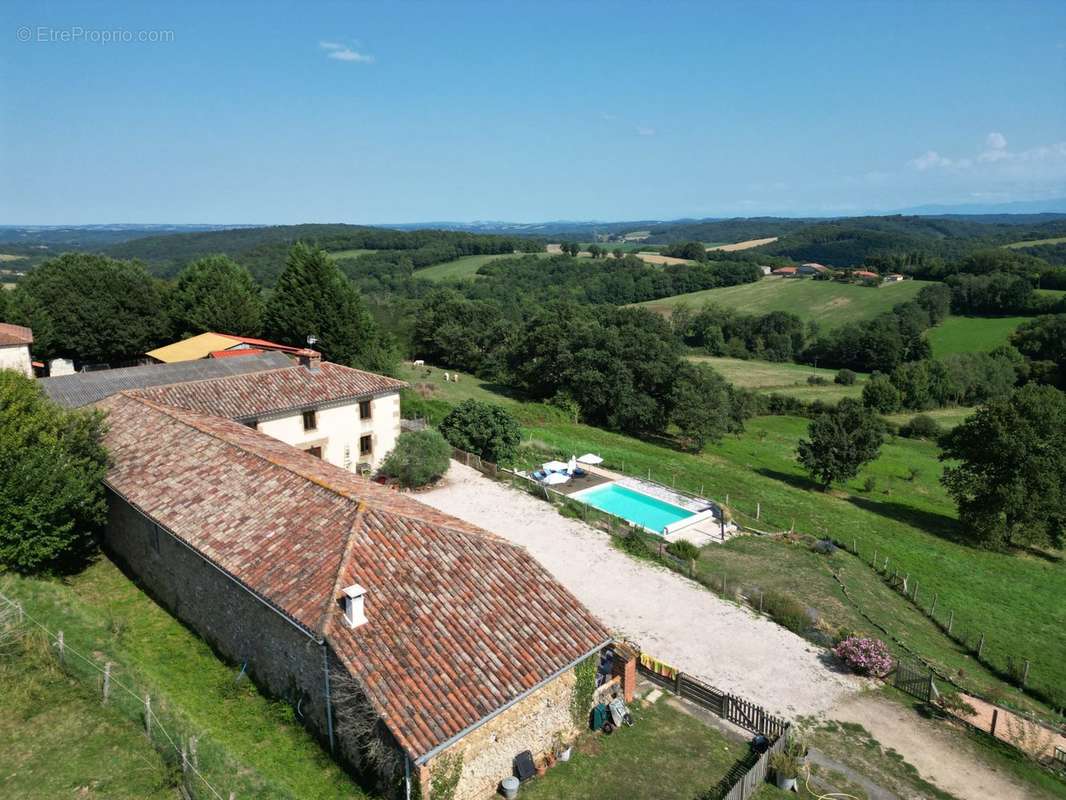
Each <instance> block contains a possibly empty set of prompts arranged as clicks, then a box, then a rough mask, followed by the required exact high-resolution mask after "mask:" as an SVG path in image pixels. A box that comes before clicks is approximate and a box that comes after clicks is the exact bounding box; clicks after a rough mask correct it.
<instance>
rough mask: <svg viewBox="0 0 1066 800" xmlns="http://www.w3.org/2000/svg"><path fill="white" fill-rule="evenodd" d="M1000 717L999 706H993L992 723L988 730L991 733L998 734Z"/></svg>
mask: <svg viewBox="0 0 1066 800" xmlns="http://www.w3.org/2000/svg"><path fill="white" fill-rule="evenodd" d="M998 719H999V709H998V708H993V709H992V725H991V727H990V728H989V729H988V732H989V733H991V734H992V735H993V736H995V735H996V720H998Z"/></svg>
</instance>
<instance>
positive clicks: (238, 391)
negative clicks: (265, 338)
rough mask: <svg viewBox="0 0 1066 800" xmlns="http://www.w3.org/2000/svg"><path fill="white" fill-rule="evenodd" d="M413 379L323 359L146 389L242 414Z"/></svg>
mask: <svg viewBox="0 0 1066 800" xmlns="http://www.w3.org/2000/svg"><path fill="white" fill-rule="evenodd" d="M406 385H407V384H406V383H404V382H403V381H398V380H396V379H395V378H387V377H385V376H384V375H377V374H375V373H373V372H364V371H363V370H360V369H352V368H351V367H344V366H341V365H340V364H331V363H329V362H325V363H323V364H322V365H321V366H320V367H319V368H318V369H316V370H309V369H307V368H306V367H302V366H299V365H296V366H292V367H285V368H282V369H273V370H267V371H264V372H253V373H249V374H247V375H233V376H229V377H225V378H216V379H213V380H204V381H193V382H190V383H175V384H173V385H170V386H159V387H155V388H152V389H143V390H141V393H142V394H143V395H144V396H145V397H147V398H148V399H150V400H155V401H157V402H160V403H166V404H167V405H171V406H176V407H178V408H185V409H188V410H190V411H199V412H201V413H203V414H214V415H215V416H219V417H229V418H230V419H241V418H246V417H256V416H261V415H264V414H269V413H275V412H279V411H286V410H289V409H302V408H308V407H310V406H316V405H319V404H321V403H328V402H333V401H337V400H344V399H347V398H355V397H366V396H367V395H375V394H380V393H382V392H394V391H399V390H400V389H402V388H403V387H404V386H406Z"/></svg>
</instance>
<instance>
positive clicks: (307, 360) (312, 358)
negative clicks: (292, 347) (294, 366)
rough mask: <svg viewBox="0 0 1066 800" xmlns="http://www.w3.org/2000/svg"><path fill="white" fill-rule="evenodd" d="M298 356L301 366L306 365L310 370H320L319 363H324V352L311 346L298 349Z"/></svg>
mask: <svg viewBox="0 0 1066 800" xmlns="http://www.w3.org/2000/svg"><path fill="white" fill-rule="evenodd" d="M296 358H297V359H298V360H299V362H300V366H301V367H305V368H306V369H307V370H308V371H310V372H318V368H319V365H321V363H322V354H321V353H320V352H318V351H317V350H312V349H311V348H309V347H305V348H303V349H302V350H297V351H296Z"/></svg>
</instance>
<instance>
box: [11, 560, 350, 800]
mask: <svg viewBox="0 0 1066 800" xmlns="http://www.w3.org/2000/svg"><path fill="white" fill-rule="evenodd" d="M0 591H2V592H3V593H4V594H5V595H7V596H9V597H13V598H17V599H19V600H21V601H22V602H23V603H24V605H25V608H26V610H27V611H28V612H29V613H30V614H32V615H33V616H34V617H36V618H37V619H39V620H42V621H44V622H45V623H46V624H47V625H48V626H49V627H50V628H51V629H52V630H53V631H56V630H62V631H63V632H64V634H65V637H66V642H67V643H68V645H69V646H70V647H71V648H73V649H76V650H78V651H80V652H82V653H84V654H91V655H92V657H94V658H95V659H96V660H97V661H102V660H105V659H109V660H112V661H113V662H114V663H115V664H116V667H115V670H114V673H113V674H114V678H115V680H116V681H121V682H123V683H125V684H127V685H131V686H134V687H136V689H137V691H138V693H141V692H147V693H150V694H151V696H152V704H153V705H152V707H153V711H154V712H155V713H157V714H158V715H159V716H160V718H161V719H162V720H163V724H164V726H166V727H168V728H169V729H170V732H171V735H172V736H173V735H175V734H183V735H185V736H189V735H196V736H198V738H199V742H200V744H199V758H200V764H201V771H202V772H203V773H204V774H205V776H207V777H208V780H209V781H211V783H212V784H213V785H215V786H216V787H218V788H219V789H220V790H223V791H222V796H223V797H225V796H227V793H228V792H229V791H233V792H236V794H237V797H257V798H285V799H286V800H288V799H289V798H292V799H293V800H295V798H305V797H313V798H319V799H320V800H342V798H343V799H345V800H361V799H363V798H366V797H367V795H365V794H364V793H363V792H361V791H360V790H359V788H358V787H357V786H356V785H355V784H354V783H353V782H352V781H351V779H350V778H349V777H348V776H347V775H346V774H345V772H343V771H342V770H341V768H340V767H339V766H337V765H336V764H335V763H334V762H333V761H332V760H331V759H330V758H329V756H328V755H327V753H326V752H325V751H324V750H323V749H322V747H321V746H320V745H319V744H318V742H317V741H315V739H314V738H312V736H311V734H310V733H309V732H308V731H307V730H306V729H305V728H304V727H303V726H302V725H300V724H298V723H297V722H296V721H295V718H294V712H293V709H292V708H291V707H290V706H289V705H288V704H286V703H283V702H280V701H274V700H271V699H268V698H267V697H265V696H263V695H261V694H260V693H259V692H258V691H257V690H256V689H255V687H254V686H252V685H251V683H250V682H249V681H247V680H242V681H241V682H240V683H237V682H236V679H237V676H238V674H239V672H240V667H239V665H232V664H226V663H223V662H222V661H220V660H219V659H218V658H217V657H216V656H215V655H214V653H213V652H212V651H211V648H210V647H209V646H208V645H207V644H206V643H205V642H204V641H203V640H202V639H200V638H199V637H198V636H196V635H195V634H193V633H192V632H190V631H189V630H188V629H187V628H185V627H184V626H183V625H182V624H181V623H180V622H178V621H177V620H176V619H174V618H173V617H171V616H170V614H168V613H167V612H166V611H164V610H163V609H162V608H161V607H160V606H158V605H156V604H155V602H153V601H152V599H151V598H149V597H148V596H147V595H146V594H144V593H143V592H142V591H141V590H140V589H138V588H137V587H136V586H135V585H134V584H133V583H132V582H131V581H130V580H129V579H128V578H126V576H125V575H123V574H122V573H121V572H120V571H119V570H118V569H117V568H116V567H115V566H114V565H113V564H112V563H111V562H110V561H108V560H107V559H106V558H101V559H99V560H98V561H97V562H96V563H95V564H93V565H92V566H90V567H89V568H88V569H86V570H85V571H84V572H82V573H81V574H79V575H76V576H74V577H71V578H68V579H66V580H63V581H58V580H55V581H52V580H41V579H34V578H24V577H19V576H15V575H4V576H0ZM68 663H69V665H70V667H71V669H80V670H81V672H82V674H83V676H84V679H85V682H86V684H87V685H91V686H92V687H94V688H95V686H96V685H98V684H97V683H96V681H98V678H99V676H98V674H97V673H96V672H94V671H93V670H92V669H91V668H90V667H88V666H87V665H84V664H83V662H80V661H79V660H77V659H74V658H70V659H68ZM4 693H5V694H6V692H4ZM49 702H50V701H49V700H48V698H47V697H42V698H41V703H42V708H46V707H48V703H49ZM113 702H114V705H115V707H116V708H118V709H122V710H124V711H125V712H126V715H127V717H128V718H130V719H134V720H136V721H137V723H138V724H139V722H140V720H141V709H142V708H143V706H141V705H140V704H139V701H137V700H136V699H134V698H132V697H131V696H130V695H128V694H126V693H124V692H121V691H119V690H118V689H117V688H116V689H115V691H114V692H113ZM31 730H32V728H31V726H30V725H28V724H23V725H22V726H21V731H22V735H24V736H27V737H28V735H29V733H30V731H31ZM159 741H160V742H162V739H161V738H160V740H159ZM90 775H91V773H87V777H89V776H90ZM14 796H18V795H14ZM101 796H104V795H101ZM107 796H110V795H107Z"/></svg>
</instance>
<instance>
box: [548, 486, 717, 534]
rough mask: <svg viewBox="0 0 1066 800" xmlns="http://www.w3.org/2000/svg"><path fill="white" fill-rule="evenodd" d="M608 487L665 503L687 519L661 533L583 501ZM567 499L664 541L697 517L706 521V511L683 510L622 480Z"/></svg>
mask: <svg viewBox="0 0 1066 800" xmlns="http://www.w3.org/2000/svg"><path fill="white" fill-rule="evenodd" d="M608 486H619V487H621V488H623V489H627V490H628V491H630V492H633V493H634V494H642V495H644V496H645V497H650V498H651V499H652V500H658V501H659V502H660V503H665V504H666V505H668V506H673V507H674V508H679V509H681V510H682V511H684V512H687V513H688V516H687V517H682V518H681V519H679V520H677V522H671V523H670V524H669V525H664V526H663V529H662V530H661V531H657V530H655V529H654V528H649V527H648V526H646V525H641V524H640V523H638V522H634V521H633V520H631V519H627V518H626V517H623V516H622V515H621V514H616V513H614V512H613V511H607V510H606V509H602V508H599V507H598V506H594V505H592V503H589V502H586V501H585V500H584V499H583V497H584V495H586V494H588V493H590V492H595V491H599V490H602V489H605V488H607V487H608ZM567 497H569V498H570V499H571V500H577V501H579V502H582V503H585V505H587V506H592V508H595V509H596V510H597V511H600V512H602V513H604V514H610V515H611V516H612V517H617V518H618V519H620V520H624V521H625V522H627V523H628V524H630V525H632V526H633V527H635V528H640V529H641V530H645V531H647V532H648V533H651V534H654V535H656V536H660V537H662V538H664V539H665V538H666V537H667V536H668V535H669V534H671V533H674V532H676V531H678V530H681V529H682V528H686V527H688V526H689V525H691V524H695V523H696V522H697V521H698V520H697V517H698V518H700V521H702V520H703V519H706V517H705V516H704V514H705V513H706V511H707V510H704V511H694V510H693V509H691V508H685V507H684V506H682V505H681V504H679V503H675V502H672V501H670V500H667V499H666V498H664V497H657V496H656V495H654V494H652V493H651V492H646V491H643V489H642V488H639V487H637V486H631V485H629V484H628V483H626V482H625V480H624V479H623V480H610V481H607V482H605V483H600V484H597V485H596V486H589V487H588V488H587V489H582V490H581V491H579V492H574V493H573V494H571V495H567ZM712 513H713V512H712Z"/></svg>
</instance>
